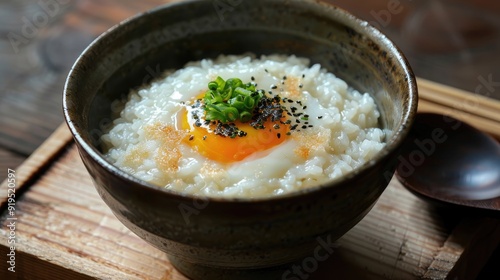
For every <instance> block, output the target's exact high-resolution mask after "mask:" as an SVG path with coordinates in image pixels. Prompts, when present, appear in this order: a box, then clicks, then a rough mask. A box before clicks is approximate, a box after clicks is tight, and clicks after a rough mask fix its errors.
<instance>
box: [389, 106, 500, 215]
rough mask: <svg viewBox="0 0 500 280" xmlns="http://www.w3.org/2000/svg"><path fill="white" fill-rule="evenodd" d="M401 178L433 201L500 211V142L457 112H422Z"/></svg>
mask: <svg viewBox="0 0 500 280" xmlns="http://www.w3.org/2000/svg"><path fill="white" fill-rule="evenodd" d="M396 177H397V178H398V179H399V180H400V181H401V183H402V184H403V185H404V186H405V187H406V188H408V189H409V190H410V191H412V192H413V193H415V194H417V195H418V196H421V197H423V198H426V199H430V200H431V201H433V202H438V203H439V204H446V205H454V206H460V207H467V208H471V207H472V208H477V209H483V210H488V211H489V210H491V211H493V212H495V215H496V214H500V144H499V143H498V142H497V141H496V140H495V139H493V138H492V137H490V136H489V135H487V134H485V133H483V132H481V131H479V130H477V129H475V128H474V127H472V126H470V125H468V124H466V123H464V122H461V121H459V120H457V119H454V118H452V117H449V116H443V115H438V114H433V113H423V114H418V115H417V117H416V120H415V123H414V125H413V127H412V130H411V132H410V135H409V138H408V141H407V142H406V144H405V145H404V147H403V149H402V153H401V155H400V157H399V164H398V166H397V169H396Z"/></svg>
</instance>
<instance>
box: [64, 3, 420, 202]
mask: <svg viewBox="0 0 500 280" xmlns="http://www.w3.org/2000/svg"><path fill="white" fill-rule="evenodd" d="M271 1H275V2H277V1H280V0H271ZM197 2H206V1H205V0H185V1H175V2H170V3H167V4H163V5H160V6H157V7H155V8H153V9H150V10H148V11H145V12H141V13H138V14H136V15H134V16H131V17H129V18H127V19H125V20H123V21H121V22H119V23H118V24H115V25H114V26H112V27H111V28H109V29H108V30H106V31H105V32H103V33H102V34H101V35H99V36H97V37H96V38H95V39H94V41H92V42H91V43H90V44H89V45H88V46H87V47H86V48H85V49H84V51H83V52H82V53H81V54H80V55H79V57H78V58H77V59H76V61H75V62H74V64H73V66H72V67H71V69H70V71H69V73H68V75H67V78H66V81H65V84H64V88H63V104H62V105H63V106H62V107H63V114H64V119H65V122H66V124H67V126H68V128H69V130H70V132H71V134H72V135H73V138H74V141H75V144H77V145H78V146H80V147H81V148H82V149H83V150H84V151H85V153H87V154H88V155H89V156H90V157H91V158H92V160H93V161H95V162H96V163H97V164H99V165H100V166H101V167H102V168H104V169H105V170H106V171H107V172H109V173H111V174H113V175H114V176H118V177H120V178H121V179H123V180H125V181H130V183H131V184H133V185H135V188H137V187H139V188H145V189H148V190H149V191H156V192H161V193H162V194H166V195H171V196H173V197H177V198H179V199H186V200H190V201H192V200H200V199H203V200H206V201H207V202H209V203H211V202H215V203H239V204H240V203H256V202H261V203H262V202H271V203H272V202H276V201H280V200H288V199H293V198H297V197H301V196H303V195H307V194H310V193H315V192H318V191H321V190H323V189H325V188H334V187H335V186H339V185H341V184H342V183H345V182H348V181H350V180H353V179H354V178H355V177H356V176H357V175H358V174H360V173H363V172H366V171H368V170H369V169H370V168H371V167H373V166H374V165H376V164H377V163H378V162H380V161H384V160H385V159H386V158H387V157H388V156H390V154H392V153H394V152H395V151H397V150H398V148H399V147H400V146H401V145H402V144H403V142H404V140H405V139H406V136H407V135H408V133H409V131H410V129H411V126H412V124H413V120H414V118H415V115H416V113H417V103H418V88H417V82H416V78H415V75H414V73H413V71H412V69H411V66H410V63H409V62H408V60H407V59H406V57H405V56H404V54H403V52H402V51H401V50H400V48H399V47H398V46H397V45H396V44H395V43H394V42H392V41H391V40H390V39H389V38H388V37H387V36H386V35H385V34H383V33H382V32H381V31H380V30H379V29H377V28H376V27H375V26H373V25H372V24H370V23H369V22H368V21H365V20H362V19H360V18H358V17H356V16H354V15H353V14H351V13H350V12H348V11H347V10H345V9H342V8H340V7H338V6H336V5H334V4H329V3H325V2H321V1H317V0H293V1H291V2H295V3H301V4H305V5H311V9H314V8H316V9H317V8H322V9H327V11H328V12H330V13H335V17H336V19H337V20H339V21H341V23H342V24H344V25H346V26H348V27H350V28H353V29H355V30H357V31H358V32H360V33H361V34H363V35H364V36H366V37H368V38H370V39H372V40H373V41H374V42H376V43H377V45H382V46H383V47H384V48H387V49H391V50H393V52H391V56H392V57H393V59H394V61H396V62H398V63H397V64H398V67H401V70H402V72H403V73H404V74H405V79H404V80H405V82H406V83H407V85H406V86H407V88H408V110H406V111H403V112H402V117H401V119H400V121H401V124H400V126H399V127H397V130H394V131H393V133H392V135H391V137H390V138H389V139H386V145H384V147H383V148H382V150H380V151H379V152H378V153H377V154H376V155H375V156H374V157H373V158H372V159H371V160H369V161H367V162H365V163H364V164H362V165H361V166H358V167H356V168H355V169H353V170H352V171H351V172H349V173H348V174H346V175H344V176H341V177H339V178H335V179H329V180H327V181H326V182H323V183H321V184H318V185H316V186H313V187H308V188H306V189H301V190H296V191H292V192H289V193H286V194H282V195H273V196H268V197H222V196H221V197H218V196H206V195H196V194H188V193H182V192H179V191H174V190H169V189H166V188H164V187H162V186H159V185H155V184H152V183H149V182H147V181H144V180H142V179H139V178H137V177H135V176H133V175H132V174H130V173H128V172H125V171H123V170H121V169H120V168H118V167H117V166H115V165H114V164H112V163H110V162H109V161H107V160H106V159H105V158H104V157H103V155H102V153H101V152H100V151H98V150H97V149H96V147H94V145H92V144H90V143H88V142H87V141H86V140H85V139H84V138H83V137H82V136H81V134H80V128H79V126H78V125H77V124H75V123H74V122H73V118H72V117H71V113H70V111H71V107H72V105H71V104H70V101H69V98H68V91H70V88H71V87H72V83H73V80H74V79H77V78H78V73H77V72H78V69H79V67H80V64H82V63H83V62H84V61H85V60H86V57H87V54H88V53H91V52H92V51H93V49H95V48H98V47H99V45H101V44H104V43H105V41H106V39H107V38H108V37H111V36H112V35H113V34H114V33H117V32H119V31H120V29H122V28H124V27H127V26H129V25H133V24H134V23H135V22H136V21H139V20H142V18H143V17H145V16H147V15H148V14H155V13H160V12H162V11H163V10H165V9H169V8H172V7H176V6H182V5H191V4H193V3H197ZM389 181H390V180H388V182H387V183H389Z"/></svg>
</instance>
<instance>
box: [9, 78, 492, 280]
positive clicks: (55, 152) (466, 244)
mask: <svg viewBox="0 0 500 280" xmlns="http://www.w3.org/2000/svg"><path fill="white" fill-rule="evenodd" d="M419 88H420V93H421V101H420V103H419V104H420V111H437V112H440V113H451V114H452V115H454V116H455V117H458V118H461V119H466V120H468V122H469V123H471V124H473V125H476V126H477V127H479V128H481V129H483V130H485V131H487V132H489V133H491V134H492V135H493V136H495V137H497V138H500V135H499V133H500V121H499V120H498V118H500V117H499V115H500V109H498V108H500V105H499V102H495V101H493V100H488V99H485V98H482V97H478V96H475V95H472V94H470V93H463V92H461V91H458V90H456V89H452V88H448V87H444V86H441V85H437V84H434V83H431V82H428V81H424V80H419ZM443 97H447V98H443ZM467 100H469V101H468V102H467V103H468V104H473V106H472V105H471V106H469V107H468V108H467V106H465V107H464V106H462V107H458V105H460V102H462V103H463V102H466V101H467ZM471 100H473V101H474V102H473V103H472V101H471ZM450 102H454V103H450ZM457 104H458V105H457ZM463 104H465V103H463ZM455 105H456V106H455ZM495 106H497V107H495ZM2 172H7V170H3V171H2ZM15 175H16V182H15V190H16V193H15V194H16V197H15V202H13V201H12V200H11V205H10V206H13V208H11V209H10V210H13V211H11V212H9V211H7V210H6V209H7V206H8V200H7V198H6V194H7V192H8V190H7V188H8V184H7V181H4V183H3V184H2V185H1V187H0V188H1V190H0V192H1V193H2V194H3V195H2V200H1V203H2V209H3V210H4V211H3V212H2V216H1V217H0V223H1V224H2V227H1V231H0V255H1V256H2V260H4V259H5V258H6V257H7V260H8V258H10V257H8V256H7V254H9V253H10V252H11V248H10V246H11V245H12V244H9V236H10V235H14V236H15V272H11V271H9V270H8V268H9V267H10V264H9V263H7V262H6V261H1V262H0V275H1V277H0V278H1V279H16V278H17V279H92V278H100V279H187V278H185V277H184V276H183V275H181V274H180V273H179V272H178V271H177V270H176V269H174V268H173V267H172V265H171V264H170V263H169V261H168V259H167V257H166V255H165V254H164V253H162V252H161V251H159V250H157V249H155V248H153V247H152V246H150V245H148V244H147V243H146V242H144V241H142V240H141V239H140V238H138V237H137V236H135V235H134V234H133V233H131V232H130V231H129V230H128V229H127V228H125V227H124V226H123V225H122V224H121V223H120V222H119V221H118V220H117V219H116V218H115V217H114V216H113V214H112V213H111V211H110V210H109V209H108V207H107V206H106V205H105V204H104V202H103V201H102V200H101V199H100V197H99V196H98V194H97V192H96V191H95V189H94V187H93V185H92V182H91V179H90V177H89V175H88V174H87V172H86V170H85V168H84V166H83V164H82V163H81V161H80V158H79V155H78V151H77V150H76V148H75V146H74V144H73V142H72V138H71V135H70V133H69V131H68V130H67V128H66V125H65V124H63V125H61V126H60V127H59V128H58V129H57V130H56V131H55V132H54V133H53V135H52V136H51V137H50V138H49V139H47V141H46V142H45V143H44V144H43V145H42V146H41V147H40V148H39V149H38V150H37V151H35V153H33V154H32V155H31V157H30V158H29V159H27V160H26V161H25V163H24V164H23V165H21V166H20V167H19V168H17V169H16V170H15ZM11 186H12V185H11ZM12 222H15V229H14V230H11V229H9V227H8V226H9V224H11V223H12ZM10 240H12V239H10ZM499 242H500V220H498V219H493V218H487V217H477V216H476V217H454V215H453V213H447V212H443V210H442V209H435V208H433V207H432V206H431V205H429V204H427V203H426V202H424V201H422V200H420V199H418V198H417V197H415V196H414V195H412V194H411V193H409V192H408V191H407V190H406V189H404V188H403V187H402V186H401V184H400V183H399V182H398V181H397V180H395V179H393V180H392V181H391V183H390V185H389V186H388V188H387V190H386V191H385V192H384V194H383V195H382V197H381V198H380V200H379V201H378V202H377V204H376V205H375V207H374V208H373V210H372V211H371V212H370V213H369V214H368V215H367V216H366V217H365V218H364V219H363V220H362V221H361V222H360V223H359V224H358V225H356V226H355V227H354V228H353V229H352V230H351V231H349V232H348V233H347V234H345V235H344V236H343V237H342V238H341V239H339V240H338V241H337V245H338V248H336V249H335V251H334V252H333V254H332V255H331V256H330V258H328V259H327V260H326V261H324V262H320V263H319V269H318V270H317V271H316V272H314V273H312V274H311V277H310V278H309V279H331V277H332V276H333V275H335V276H336V277H338V279H366V278H369V279H387V278H392V279H422V278H423V279H445V278H448V279H459V278H455V277H458V276H460V279H473V278H474V277H475V276H476V275H477V274H478V272H479V271H480V269H481V268H482V266H483V265H484V264H485V263H486V261H487V259H488V257H489V256H490V254H491V252H492V251H493V250H494V249H495V247H496V246H497V245H498V243H499Z"/></svg>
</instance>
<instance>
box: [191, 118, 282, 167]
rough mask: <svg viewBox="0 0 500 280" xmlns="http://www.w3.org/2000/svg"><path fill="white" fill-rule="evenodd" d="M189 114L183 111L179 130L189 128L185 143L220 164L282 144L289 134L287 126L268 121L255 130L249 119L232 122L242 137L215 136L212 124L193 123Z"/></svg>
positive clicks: (241, 158)
mask: <svg viewBox="0 0 500 280" xmlns="http://www.w3.org/2000/svg"><path fill="white" fill-rule="evenodd" d="M188 115H189V113H188V112H186V111H184V112H183V114H182V118H181V125H182V129H185V130H188V131H189V133H188V136H187V137H186V139H185V140H184V141H185V143H187V144H188V145H190V146H191V147H193V148H194V149H195V150H197V151H198V153H200V154H201V155H203V156H205V157H207V158H209V159H211V160H215V161H218V162H221V163H231V162H236V161H240V160H243V159H244V158H246V157H248V156H250V155H252V154H254V153H256V152H259V151H265V150H268V149H270V148H272V147H275V146H277V145H279V144H281V143H282V142H283V141H285V140H286V138H287V137H288V135H287V133H288V131H289V128H288V126H287V125H284V124H281V123H280V122H279V121H278V122H272V121H271V120H268V121H267V122H265V123H264V127H265V128H263V129H260V128H259V129H256V128H254V127H252V126H251V125H250V123H249V122H247V123H242V122H238V121H237V122H235V123H234V124H235V125H236V127H237V128H238V129H239V130H242V131H244V132H246V133H247V134H246V135H245V136H242V137H240V136H236V137H234V138H231V137H228V136H222V135H216V134H215V133H214V132H213V130H214V129H215V125H213V124H210V125H208V126H200V127H198V126H195V125H194V124H192V122H190V121H189V119H188V118H189V117H188Z"/></svg>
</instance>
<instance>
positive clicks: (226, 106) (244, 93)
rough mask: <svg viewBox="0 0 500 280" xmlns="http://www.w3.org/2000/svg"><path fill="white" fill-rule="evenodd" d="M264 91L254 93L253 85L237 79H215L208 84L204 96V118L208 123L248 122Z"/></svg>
mask: <svg viewBox="0 0 500 280" xmlns="http://www.w3.org/2000/svg"><path fill="white" fill-rule="evenodd" d="M264 94H265V93H264V91H256V90H255V84H254V83H246V84H243V82H242V81H241V80H240V79H238V78H230V79H227V80H226V81H225V80H224V79H222V78H221V77H217V79H215V81H211V82H209V83H208V91H207V92H206V93H205V96H204V103H205V107H204V108H205V113H206V114H205V118H206V119H207V120H209V121H220V122H223V123H225V122H234V121H237V120H239V121H241V122H248V121H250V120H251V119H252V115H253V110H254V109H255V107H256V106H257V104H258V103H259V101H260V99H261V98H262V97H263V96H264Z"/></svg>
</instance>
